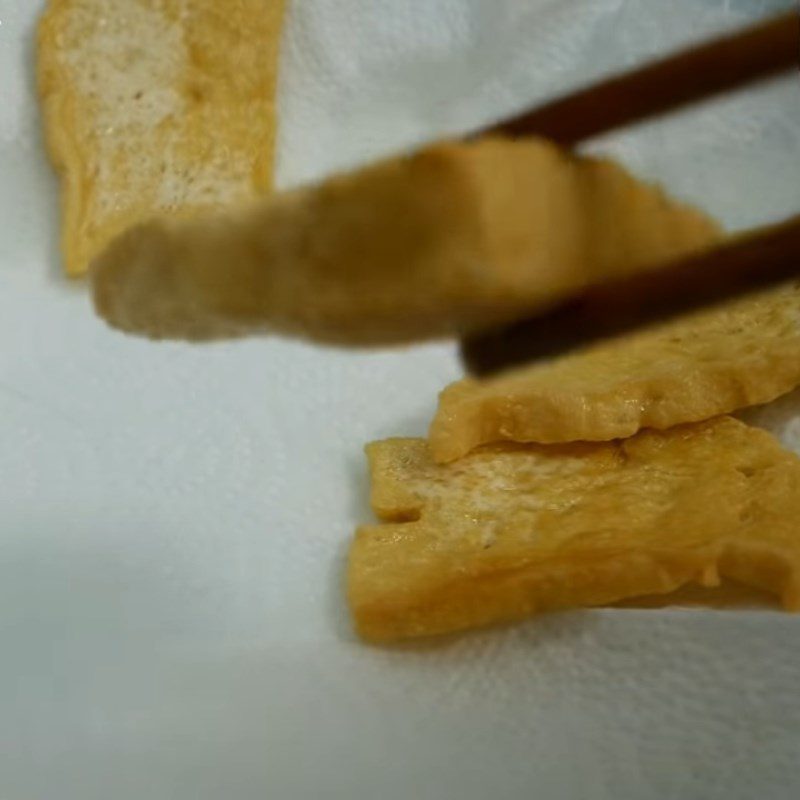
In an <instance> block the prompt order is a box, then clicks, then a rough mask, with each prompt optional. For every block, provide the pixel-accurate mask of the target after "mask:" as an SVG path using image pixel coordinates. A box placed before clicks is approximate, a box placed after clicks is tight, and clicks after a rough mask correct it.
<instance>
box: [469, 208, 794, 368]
mask: <svg viewBox="0 0 800 800" xmlns="http://www.w3.org/2000/svg"><path fill="white" fill-rule="evenodd" d="M792 278H800V216H796V217H792V218H791V219H789V220H787V221H786V222H783V223H781V224H779V225H774V226H771V227H767V228H761V229H758V230H756V231H752V232H750V233H747V234H743V235H739V236H736V237H733V238H731V239H730V240H729V241H728V242H726V243H724V244H723V245H722V246H720V247H717V248H714V249H712V250H709V251H706V252H704V253H701V254H698V255H696V256H694V257H690V258H687V259H682V260H680V261H678V262H674V263H672V264H668V265H666V266H664V267H660V268H657V269H655V270H652V271H650V272H644V273H638V274H636V275H631V276H629V277H625V278H618V279H616V280H613V281H610V282H608V283H604V284H601V285H598V286H594V287H590V288H588V289H586V290H584V291H583V292H581V293H580V294H578V295H576V296H573V297H571V298H569V299H568V300H565V301H564V302H563V303H561V304H560V305H558V306H556V307H555V308H553V309H551V310H550V311H548V312H546V313H544V314H542V315H541V316H538V317H534V318H531V319H527V320H523V321H521V322H518V323H515V324H513V325H510V326H509V327H507V328H504V329H501V330H498V331H496V332H493V333H487V334H483V335H479V336H476V337H474V338H471V339H467V340H464V341H462V343H461V353H462V358H463V360H464V362H465V363H466V365H467V367H468V369H469V370H470V371H471V372H472V373H473V374H475V375H486V374H490V373H492V372H497V371H499V370H502V369H505V368H508V367H510V366H514V365H516V364H520V363H525V362H526V361H530V360H533V359H537V358H543V357H550V356H554V355H559V354H561V353H564V352H567V351H569V350H572V349H574V348H577V347H580V346H582V345H586V344H588V343H590V342H591V341H593V340H595V339H601V338H605V337H611V336H617V335H620V334H624V333H628V332H630V331H631V330H634V329H637V328H640V327H642V326H644V325H647V324H652V323H656V322H662V321H665V320H668V319H670V318H671V317H674V316H676V315H679V314H683V313H686V312H690V311H693V310H696V309H698V308H701V307H704V306H709V305H713V304H714V303H719V302H722V301H725V300H729V299H731V298H733V297H736V296H737V295H740V294H743V293H746V292H750V291H753V290H756V289H760V288H764V287H767V286H770V285H773V284H777V283H781V282H783V281H787V280H791V279H792Z"/></svg>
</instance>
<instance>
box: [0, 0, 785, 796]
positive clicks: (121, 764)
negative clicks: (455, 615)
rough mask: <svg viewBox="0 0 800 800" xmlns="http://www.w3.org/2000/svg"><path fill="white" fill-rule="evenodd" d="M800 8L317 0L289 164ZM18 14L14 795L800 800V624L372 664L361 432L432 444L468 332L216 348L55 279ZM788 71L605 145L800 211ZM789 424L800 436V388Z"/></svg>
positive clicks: (3, 732)
mask: <svg viewBox="0 0 800 800" xmlns="http://www.w3.org/2000/svg"><path fill="white" fill-rule="evenodd" d="M787 5H789V4H788V3H778V2H758V0H749V1H747V2H745V0H674V2H670V3H665V2H660V0H639V1H637V0H629V1H627V2H626V1H625V0H596V1H595V2H588V0H587V1H586V2H577V0H573V1H571V2H570V1H569V0H552V1H551V2H545V1H544V0H537V1H534V0H528V2H524V1H523V0H471V1H470V0H403V2H401V1H400V0H393V1H392V0H374V1H372V2H368V0H360V1H359V0H295V2H294V4H293V6H294V7H293V11H292V14H291V17H290V22H289V29H288V32H287V38H286V47H285V51H284V62H283V74H282V86H281V109H282V120H283V127H282V130H281V137H280V138H281V146H280V153H279V178H280V181H281V182H282V183H283V184H290V183H293V182H296V181H299V180H307V179H311V178H314V177H316V176H319V175H321V174H324V173H325V172H327V171H329V170H331V169H333V168H336V167H341V166H345V165H348V164H353V163H356V162H358V161H360V160H363V159H365V158H368V157H374V156H376V155H379V154H382V153H385V152H389V151H391V150H393V149H394V148H398V147H406V146H409V145H411V144H413V143H416V142H420V141H424V140H427V139H431V138H434V137H435V136H438V135H441V134H443V133H446V132H452V131H457V130H459V129H461V128H466V127H471V126H476V125H478V124H480V123H483V122H485V121H487V120H488V119H490V118H492V117H494V116H496V115H499V114H502V113H504V112H508V111H509V110H511V109H513V108H515V107H518V106H522V105H524V104H525V103H526V102H529V101H530V100H532V99H534V98H539V97H543V96H545V95H548V94H551V93H553V92H555V91H557V90H560V89H563V88H564V87H566V86H569V85H573V84H576V83H579V82H581V81H585V80H587V79H588V78H589V77H591V76H593V75H595V74H597V73H599V72H603V71H607V70H609V69H612V68H615V67H619V66H623V65H626V64H629V63H632V62H634V61H635V60H638V59H640V58H643V57H645V56H647V55H651V54H653V53H655V52H658V51H660V50H663V49H665V48H667V47H668V46H672V45H675V44H677V43H679V42H682V41H686V40H688V39H689V38H692V37H698V36H702V35H704V34H707V33H710V32H711V31H713V30H716V29H718V28H720V27H725V26H732V25H736V24H741V23H744V22H745V21H746V20H747V19H749V18H751V17H753V16H757V15H759V14H763V13H765V12H767V11H768V10H770V9H777V8H785V7H787ZM40 6H41V4H40V3H38V2H33V0H0V21H1V22H2V24H1V25H0V647H1V648H2V651H1V652H0V800H94V799H95V798H97V800H100V799H101V798H102V800H107V799H108V798H114V799H115V800H141V799H142V798H149V799H155V800H161V798H163V799H164V800H167V799H169V800H182V799H183V798H186V799H187V800H189V799H190V798H191V800H198V799H203V798H209V800H211V799H212V798H213V799H215V800H216V799H217V798H231V799H234V798H235V800H250V798H253V800H255V798H317V797H325V798H347V799H348V800H351V799H352V798H382V800H394V798H398V800H399V799H400V798H408V797H414V798H419V800H427V799H428V798H430V800H440V799H441V798H449V797H458V798H460V800H473V798H474V800H480V799H482V798H487V797H491V798H493V800H501V799H505V798H515V799H516V798H537V800H549V798H616V799H617V800H619V799H620V798H621V799H622V800H626V799H627V798H635V799H636V800H648V798H676V799H677V798H680V800H691V799H692V798H704V799H706V798H712V799H713V798H726V800H731V799H732V798H742V800H745V799H747V800H750V798H754V797H758V798H761V800H773V799H774V800H780V799H782V798H789V797H793V796H797V794H798V792H800V766H798V765H800V689H798V680H799V679H800V664H799V662H798V659H799V658H800V620H798V619H797V618H793V617H790V616H784V615H780V614H774V613H769V612H749V613H713V612H692V611H680V610H675V611H662V612H640V611H591V612H585V613H576V614H568V615H558V616H551V617H547V618H541V619H539V620H535V621H532V622H531V623H529V624H527V625H522V626H518V627H516V628H513V629H507V630H500V631H487V632H482V633H478V634H473V635H468V636H464V637H461V638H459V639H457V640H454V641H450V642H446V643H444V644H440V645H438V646H434V647H430V648H426V649H399V650H384V651H382V650H377V649H371V648H367V647H364V646H361V645H359V644H358V643H357V642H356V641H355V640H354V639H353V637H352V634H351V632H350V629H349V624H348V620H347V615H346V611H345V608H344V606H343V600H342V591H341V579H342V566H343V558H344V554H345V552H346V547H347V542H348V539H349V537H350V534H351V531H352V529H353V527H354V525H355V524H356V522H357V521H358V520H365V519H368V518H369V516H368V511H367V508H366V502H365V471H364V466H363V459H362V456H361V448H362V445H363V444H364V442H366V441H367V440H369V439H374V438H378V437H382V436H385V435H390V434H421V433H423V432H424V430H425V428H426V425H427V421H428V419H429V417H430V415H431V413H432V410H433V408H434V404H435V396H436V392H437V391H438V390H439V389H440V388H442V386H443V385H444V384H445V383H446V382H448V381H449V380H451V379H452V378H454V377H455V376H456V375H457V374H458V366H457V363H456V361H455V358H454V357H453V353H452V350H451V348H450V347H449V346H440V347H427V348H421V349H417V350H412V351H407V352H393V353H389V354H375V355H364V354H343V353H338V352H334V351H316V350H313V349H311V348H308V347H305V346H301V345H296V344H286V343H282V342H275V341H266V340H264V341H253V342H246V343H237V344H234V345H224V346H214V347H208V348H203V349H200V348H198V349H194V348H190V347H186V346H181V345H158V346H156V345H152V344H149V343H146V342H139V341H136V340H133V339H126V338H123V337H122V336H120V335H117V334H114V333H112V332H110V331H108V330H106V329H105V328H104V327H103V326H102V325H101V324H100V323H99V322H97V321H95V320H94V319H93V317H92V314H91V313H90V309H89V305H88V301H87V298H86V296H85V293H84V291H83V289H82V287H80V286H75V285H68V284H67V283H65V281H64V280H62V278H61V277H60V274H59V269H58V263H57V248H56V235H57V234H56V232H57V208H56V191H57V186H56V182H55V179H54V178H53V176H52V175H51V173H50V170H49V168H48V166H47V164H46V163H45V160H44V157H43V155H42V148H41V143H40V135H39V127H38V118H37V112H36V105H35V102H34V94H33V77H32V67H31V62H32V54H33V48H32V31H33V25H34V21H35V18H36V15H37V14H38V11H39V9H40ZM799 144H800V98H798V87H797V84H796V82H792V81H783V82H781V83H779V84H775V85H773V86H771V87H769V88H767V89H764V90H763V91H762V92H760V93H758V94H756V95H752V94H750V95H747V96H743V97H737V98H731V99H728V100H726V101H724V102H722V103H717V104H714V105H713V107H711V108H709V109H706V110H704V111H703V112H698V113H695V114H692V115H686V116H685V117H681V118H679V119H675V120H672V121H670V122H669V123H667V124H664V125H663V126H659V127H657V128H654V127H648V128H646V129H643V130H640V131H637V132H636V133H632V134H628V135H626V136H624V137H617V138H615V139H614V140H613V142H609V143H606V144H605V145H604V149H610V150H612V151H613V152H615V153H616V154H617V155H619V156H620V157H622V158H624V160H626V161H627V162H628V163H629V164H631V165H632V166H634V167H635V168H637V169H639V170H640V171H642V172H643V173H645V174H648V175H652V176H656V177H659V178H662V179H664V180H665V181H666V182H667V183H668V184H669V186H670V187H671V188H672V189H673V190H674V191H675V192H677V193H679V194H681V195H683V196H686V197H689V198H692V199H694V200H697V201H700V202H702V203H703V204H704V205H706V206H707V207H708V208H709V209H710V210H711V211H713V212H715V213H717V214H718V215H720V216H721V217H722V218H723V219H724V220H725V221H726V222H727V223H729V224H730V225H733V226H738V225H745V224H751V223H755V222H758V221H760V220H764V219H770V218H776V217H778V216H780V215H782V214H787V213H789V212H791V211H796V210H797V209H798V207H800V166H799V165H800V158H799V157H798V154H799V151H798V145H799ZM796 404H797V401H790V402H788V403H786V402H785V403H784V404H783V405H782V406H781V408H780V409H778V410H777V411H776V412H775V413H773V415H772V421H773V423H774V424H775V426H776V429H778V430H780V431H781V432H782V433H783V434H784V435H785V436H786V439H787V442H788V443H790V444H794V443H796V442H797V441H800V438H798V435H797V425H796V424H794V422H793V420H794V419H795V414H794V408H795V406H796Z"/></svg>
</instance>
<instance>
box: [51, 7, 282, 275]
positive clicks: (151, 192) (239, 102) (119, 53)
mask: <svg viewBox="0 0 800 800" xmlns="http://www.w3.org/2000/svg"><path fill="white" fill-rule="evenodd" d="M282 12H283V0H191V1H190V0H50V2H49V4H48V6H47V10H46V11H45V13H44V15H43V17H42V19H41V22H40V25H39V33H38V80H39V94H40V98H41V102H42V107H43V114H44V123H45V133H46V140H47V145H48V150H49V153H50V156H51V159H52V161H53V163H54V165H55V166H56V168H57V170H58V172H59V173H60V174H61V178H62V183H63V186H62V194H63V200H62V204H63V232H62V250H63V258H64V262H65V265H66V270H67V272H68V273H69V274H70V275H74V276H77V275H81V274H83V273H84V272H85V271H86V270H87V268H88V266H89V263H90V262H91V260H92V259H93V258H94V257H95V256H96V255H97V254H98V253H99V252H100V251H101V250H102V249H103V248H104V247H105V246H106V245H107V244H108V243H109V242H110V241H111V240H112V239H113V238H114V237H115V236H117V235H118V234H120V233H122V231H124V230H126V229H127V228H129V227H131V226H132V225H135V224H137V223H140V222H142V221H144V220H145V219H148V218H149V217H151V216H152V215H153V214H155V213H157V212H164V213H175V214H178V215H179V216H191V215H192V214H195V213H197V212H198V211H199V210H200V209H204V210H208V209H213V208H219V207H222V206H227V205H229V204H231V203H238V202H243V201H247V200H252V199H254V198H256V197H258V196H260V195H262V194H264V193H265V192H266V191H267V190H269V188H270V186H271V182H272V162H273V144H274V138H275V86H276V75H277V61H278V49H279V40H280V32H281V18H282Z"/></svg>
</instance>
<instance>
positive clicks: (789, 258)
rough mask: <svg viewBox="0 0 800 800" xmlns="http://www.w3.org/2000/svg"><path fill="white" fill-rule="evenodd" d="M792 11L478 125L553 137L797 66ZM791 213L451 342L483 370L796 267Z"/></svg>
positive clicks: (797, 28) (637, 116)
mask: <svg viewBox="0 0 800 800" xmlns="http://www.w3.org/2000/svg"><path fill="white" fill-rule="evenodd" d="M799 60H800V15H798V13H797V12H789V13H786V14H783V15H781V16H779V17H776V18H774V19H771V20H768V21H767V22H764V23H761V24H759V25H756V26H754V27H751V28H747V29H745V30H743V31H739V32H736V33H733V34H731V35H728V36H725V37H723V38H721V39H717V40H715V41H712V42H709V43H705V44H701V45H699V46H696V47H693V48H690V49H688V50H685V51H683V52H681V53H678V54H677V55H673V56H671V57H668V58H666V59H663V60H661V61H656V62H655V63H652V64H647V65H645V66H644V67H642V68H640V69H637V70H635V71H633V72H630V73H627V74H623V75H618V76H615V77H612V78H610V79H609V80H606V81H602V82H600V83H598V84H595V85H594V86H590V87H589V88H587V89H583V90H580V91H578V92H576V93H574V94H571V95H568V96H567V97H563V98H561V99H558V100H555V101H553V102H551V103H547V104H546V105H544V106H541V107H539V108H537V109H534V110H533V111H530V112H528V113H525V114H522V115H521V116H519V117H516V118H514V119H511V120H508V121H506V122H503V123H501V124H500V125H497V126H495V127H493V128H492V129H490V130H488V131H486V132H487V133H489V132H491V133H502V134H506V135H512V136H519V135H525V134H538V135H542V136H546V137H549V138H551V139H553V140H555V141H558V142H560V143H561V144H562V145H574V144H576V143H578V142H580V141H582V140H584V139H588V138H591V137H592V136H597V135H599V134H602V133H606V132H608V131H611V130H614V129H616V128H620V127H623V126H628V125H632V124H634V123H636V122H640V121H642V120H644V119H646V118H648V117H653V116H656V115H659V114H663V113H666V112H668V111H672V110H674V109H676V108H678V107H679V106H683V105H686V104H688V103H692V102H696V101H698V100H702V99H705V98H708V97H711V96H712V95H714V94H719V93H720V92H725V91H730V90H732V89H736V88H739V87H742V86H745V85H747V84H749V83H752V82H754V81H757V80H760V79H763V78H767V77H770V76H773V75H776V74H777V73H779V72H782V71H785V70H788V69H790V68H792V67H793V66H794V67H796V66H798V61H799ZM798 219H800V218H796V219H792V220H789V221H788V222H786V223H784V224H782V225H778V226H775V227H773V228H768V229H764V230H763V231H761V232H759V231H754V232H752V233H751V234H749V235H746V236H743V237H737V238H736V239H734V240H731V241H730V242H728V243H726V244H725V245H723V246H722V247H720V248H718V249H715V250H713V251H712V252H709V253H706V254H705V255H701V256H696V257H694V258H690V259H687V260H685V261H681V262H680V263H677V264H670V265H667V266H665V267H664V268H662V269H657V270H655V271H651V272H648V273H646V274H644V275H638V276H634V277H630V278H626V279H623V280H617V281H613V282H611V283H609V284H607V285H605V286H597V287H592V288H589V289H587V290H586V291H584V292H583V293H581V294H579V295H578V296H576V297H573V298H572V299H571V300H568V301H565V302H564V303H563V304H561V305H559V306H558V307H557V308H555V309H554V310H552V311H550V312H549V313H546V314H544V315H542V316H539V317H534V318H531V319H528V320H523V321H520V322H516V323H512V324H510V325H508V326H506V327H504V328H500V329H498V330H496V331H489V332H485V333H481V334H477V335H475V336H473V337H471V338H469V339H466V340H463V341H462V342H461V354H462V359H463V360H464V362H465V364H466V366H467V368H468V369H469V370H470V371H471V372H472V373H473V374H476V375H486V374H489V373H492V372H496V371H498V370H500V369H504V368H507V367H510V366H513V365H515V364H519V363H524V362H525V361H527V360H531V359H535V358H541V357H548V356H553V355H557V354H559V353H563V352H566V351H568V350H570V349H574V348H576V347H580V346H582V345H585V344H588V343H589V342H591V341H592V340H593V339H597V338H603V337H607V336H614V335H618V334H621V333H625V332H628V331H630V330H632V329H634V328H636V327H639V326H642V325H646V324H648V323H652V322H656V321H660V320H664V319H668V318H670V317H672V316H676V315H678V314H680V313H683V312H686V311H691V310H693V309H696V308H698V307H700V306H703V305H707V304H709V303H715V302H719V301H722V300H725V299H728V298H731V297H734V296H736V295H738V294H743V293H746V292H747V291H750V290H753V289H757V288H760V287H763V286H767V285H769V284H771V283H775V282H779V281H782V280H787V279H789V278H791V277H794V276H800V222H799V221H798Z"/></svg>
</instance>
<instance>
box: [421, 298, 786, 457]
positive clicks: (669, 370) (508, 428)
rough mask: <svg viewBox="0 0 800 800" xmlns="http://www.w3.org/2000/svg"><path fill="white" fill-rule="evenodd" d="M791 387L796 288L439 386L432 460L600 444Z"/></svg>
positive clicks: (736, 406) (711, 414) (760, 400)
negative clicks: (485, 449)
mask: <svg viewBox="0 0 800 800" xmlns="http://www.w3.org/2000/svg"><path fill="white" fill-rule="evenodd" d="M798 385H800V286H798V285H795V284H789V285H783V286H780V287H777V288H773V289H769V290H767V291H763V292H760V293H759V294H756V295H753V296H749V297H745V298H741V299H737V300H735V301H731V302H728V303H725V304H723V305H720V306H717V307H714V308H710V309H703V310H702V311H700V312H697V313H694V314H691V315H688V316H686V317H683V318H681V319H678V320H675V321H673V322H669V323H666V324H662V325H659V326H657V327H653V328H650V329H647V330H644V331H640V332H638V333H635V334H633V335H628V336H624V337H619V338H617V339H614V340H611V341H609V342H606V343H601V344H598V345H594V346H592V347H590V348H588V349H586V350H583V351H579V352H577V353H574V354H571V355H567V356H564V357H561V358H558V359H555V360H552V361H546V362H540V363H536V364H533V365H529V366H525V367H520V368H515V369H512V370H509V371H507V372H504V373H501V374H500V375H497V376H495V377H493V378H488V379H484V380H480V379H474V378H467V379H465V380H461V381H458V382H457V383H454V384H452V385H450V386H448V387H447V388H446V389H445V390H444V391H443V392H442V394H441V396H440V399H439V408H438V411H437V413H436V416H435V418H434V420H433V423H432V425H431V429H430V441H431V450H432V453H433V457H434V458H435V459H436V460H437V461H440V462H447V461H452V460H454V459H457V458H460V457H461V456H463V455H464V454H465V453H468V452H469V451H470V450H472V449H473V448H475V447H477V446H479V445H482V444H486V443H489V442H498V441H516V442H542V443H553V442H573V441H607V440H610V439H616V438H624V437H628V436H632V435H633V434H634V433H636V432H637V431H638V430H640V429H641V428H658V429H665V428H669V427H672V426H673V425H680V424H683V423H686V422H696V421H699V420H703V419H709V418H711V417H714V416H717V415H719V414H727V413H730V412H732V411H735V410H736V409H740V408H744V407H746V406H752V405H758V404H761V403H767V402H769V401H771V400H774V399H775V398H776V397H779V396H780V395H782V394H785V393H786V392H789V391H791V390H792V389H793V388H795V387H796V386H798Z"/></svg>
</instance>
